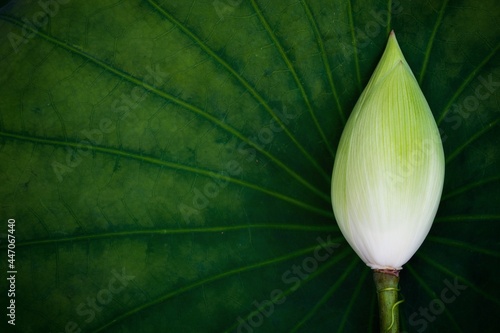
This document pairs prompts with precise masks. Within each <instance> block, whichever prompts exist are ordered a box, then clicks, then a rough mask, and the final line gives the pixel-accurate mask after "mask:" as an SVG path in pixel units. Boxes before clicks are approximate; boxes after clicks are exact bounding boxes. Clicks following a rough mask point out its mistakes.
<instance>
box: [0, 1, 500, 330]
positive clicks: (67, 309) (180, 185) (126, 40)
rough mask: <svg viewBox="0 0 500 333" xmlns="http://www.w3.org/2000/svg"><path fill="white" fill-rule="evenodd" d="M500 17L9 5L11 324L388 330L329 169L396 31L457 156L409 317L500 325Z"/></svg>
mask: <svg viewBox="0 0 500 333" xmlns="http://www.w3.org/2000/svg"><path fill="white" fill-rule="evenodd" d="M4 3H5V1H4ZM389 12H390V13H391V14H390V15H389ZM498 14H499V6H498V3H497V1H494V0H486V1H480V2H479V1H472V0H464V1H446V0H445V1H437V2H434V1H411V2H406V1H405V2H403V1H397V0H392V1H388V2H382V1H344V0H333V1H326V0H325V1H323V0H301V1H288V0H287V1H260V0H249V1H246V0H206V1H205V0H203V1H200V0H198V1H180V0H179V1H160V0H123V1H115V0H105V1H96V0H89V1H81V0H41V1H12V2H10V3H8V4H4V7H3V8H2V10H1V12H0V38H1V43H0V66H1V71H0V216H1V224H0V226H1V227H0V228H1V229H0V234H1V236H2V237H1V243H0V249H1V252H0V254H1V257H2V258H1V260H0V262H1V265H0V271H1V272H2V273H1V275H2V278H1V280H0V281H1V282H0V286H1V294H2V297H1V304H2V306H1V308H2V309H3V310H2V316H1V318H2V322H1V327H2V329H1V331H2V332H54V333H55V332H112V333H114V332H245V333H247V332H377V331H378V317H377V316H378V315H377V304H376V292H375V289H374V285H373V281H372V277H371V271H370V269H369V268H368V267H366V266H365V265H364V264H363V263H362V262H361V261H360V260H359V259H358V258H357V256H356V255H355V253H354V252H353V251H352V249H351V248H350V247H349V245H348V244H347V243H346V241H345V240H344V238H343V237H342V235H341V233H340V231H339V229H338V227H337V225H336V222H335V219H334V217H333V213H332V209H331V203H330V174H331V169H332V165H333V159H334V155H335V151H336V147H337V144H338V141H339V138H340V134H341V131H342V129H343V126H344V124H345V121H346V119H347V117H348V116H349V114H350V112H351V110H352V108H353V106H354V104H355V102H356V100H357V98H358V97H359V95H360V93H361V91H362V89H363V87H364V85H365V84H366V83H367V81H368V79H369V77H370V75H371V73H372V72H373V70H374V68H375V66H376V64H377V62H378V60H379V59H380V56H381V54H382V51H383V49H384V48H385V44H386V41H387V37H388V34H389V32H390V31H391V30H392V29H394V30H395V32H396V36H397V38H398V41H399V44H400V46H401V49H402V50H403V53H404V54H405V56H406V58H407V60H408V63H409V64H410V66H411V68H412V69H413V71H414V73H415V76H416V77H417V79H418V80H419V82H420V84H421V87H422V90H423V92H424V94H425V96H426V97H427V99H428V102H429V104H430V106H431V109H432V110H433V113H434V115H435V117H436V120H437V122H438V127H439V128H440V130H441V133H442V138H443V144H444V149H445V154H446V158H447V163H446V179H445V185H444V193H443V197H442V202H441V204H440V207H439V211H438V214H437V217H436V220H435V223H434V225H433V227H432V230H431V232H430V234H429V236H428V238H427V239H426V241H425V242H424V244H423V246H422V247H421V248H420V249H419V251H418V252H417V253H416V255H415V256H414V257H413V258H412V259H411V260H410V262H409V263H408V264H407V265H405V267H404V269H403V271H402V272H401V286H400V287H401V298H404V299H405V301H404V303H402V304H401V305H400V313H401V321H402V324H401V325H402V329H403V330H404V331H405V332H424V331H425V332H493V331H496V329H497V320H496V319H497V318H498V313H499V312H500V280H499V279H498V274H499V269H500V268H499V267H500V265H499V263H500V262H499V258H500V242H499V231H500V228H499V222H500V205H499V202H500V190H499V188H500V172H499V165H500V163H499V161H500V150H499V145H500V139H499V138H500V137H499V135H498V132H499V130H500V127H499V104H500V94H499V92H500V89H499V87H500V67H499V56H498V49H499V45H500V44H499V37H500V25H499V24H498ZM408 168H409V172H411V165H410V166H408ZM8 219H15V237H16V238H15V239H16V247H15V269H16V271H17V274H16V281H15V298H14V299H15V302H16V303H15V304H16V317H15V318H16V321H15V324H16V325H15V326H12V325H9V324H7V320H9V317H7V316H6V314H7V313H8V311H9V310H8V309H6V307H7V306H8V304H9V303H8V302H9V301H10V299H12V298H11V297H6V295H7V292H8V290H9V288H10V283H8V282H9V281H7V279H6V277H7V275H8V274H7V271H8V270H9V267H8V261H7V259H8V257H7V248H8V246H7V235H8V225H7V222H8Z"/></svg>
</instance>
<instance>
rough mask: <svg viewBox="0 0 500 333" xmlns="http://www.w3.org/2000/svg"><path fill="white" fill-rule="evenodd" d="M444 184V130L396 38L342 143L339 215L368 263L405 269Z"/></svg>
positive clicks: (336, 199) (335, 191)
mask: <svg viewBox="0 0 500 333" xmlns="http://www.w3.org/2000/svg"><path fill="white" fill-rule="evenodd" d="M443 181H444V153H443V148H442V144H441V139H440V135H439V131H438V128H437V126H436V123H435V121H434V118H433V115H432V113H431V110H430V108H429V105H428V104H427V101H426V100H425V97H424V96H423V94H422V91H421V90H420V88H419V86H418V83H417V81H416V79H415V77H414V75H413V73H412V72H411V69H410V68H409V66H408V64H407V63H406V61H405V59H404V57H403V54H402V53H401V50H400V48H399V46H398V44H397V41H396V37H395V36H394V34H393V33H391V36H390V37H389V41H388V44H387V47H386V50H385V52H384V55H383V56H382V59H381V60H380V63H379V65H378V66H377V68H376V70H375V72H374V74H373V76H372V78H371V79H370V81H369V83H368V85H367V87H366V88H365V90H364V91H363V93H362V94H361V97H360V99H359V101H358V103H357V104H356V106H355V108H354V110H353V112H352V114H351V116H350V118H349V120H348V122H347V125H346V128H345V129H344V132H343V134H342V137H341V140H340V143H339V147H338V151H337V156H336V159H335V165H334V169H333V175H332V204H333V209H334V213H335V217H336V219H337V222H338V224H339V226H340V229H341V231H342V233H343V234H344V237H345V238H346V239H347V241H348V242H349V244H350V245H351V246H352V247H353V249H354V250H355V251H356V253H357V254H358V255H359V256H360V257H361V259H362V260H363V261H364V262H365V263H366V264H367V265H368V266H370V267H372V268H393V269H401V266H402V265H403V264H405V263H406V262H407V261H408V260H409V259H410V258H411V257H412V256H413V254H414V253H415V252H416V250H417V249H418V248H419V247H420V245H421V244H422V242H423V241H424V239H425V237H426V236H427V233H428V232H429V230H430V227H431V225H432V221H433V219H434V217H435V214H436V211H437V207H438V205H439V200H440V197H441V192H442V187H443Z"/></svg>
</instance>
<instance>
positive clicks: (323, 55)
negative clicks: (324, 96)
mask: <svg viewBox="0 0 500 333" xmlns="http://www.w3.org/2000/svg"><path fill="white" fill-rule="evenodd" d="M300 3H301V4H302V6H303V7H304V10H305V12H306V15H307V18H308V19H309V22H310V24H311V27H312V28H313V31H314V35H315V36H316V42H317V43H318V45H319V49H320V52H321V59H322V60H323V65H324V66H325V72H326V75H327V78H328V83H329V84H330V89H331V90H332V93H333V97H334V99H335V104H336V105H337V110H338V112H339V115H340V119H341V120H342V123H343V124H345V123H346V121H347V119H346V115H345V112H344V110H343V109H342V106H341V105H340V99H339V96H338V93H337V88H336V87H335V84H334V82H333V77H332V70H331V68H330V64H329V62H328V57H327V54H326V50H325V45H324V43H323V38H322V37H321V33H320V31H319V28H318V24H317V23H316V19H315V18H314V15H313V13H312V11H311V8H310V7H309V5H308V4H307V1H306V0H301V1H300Z"/></svg>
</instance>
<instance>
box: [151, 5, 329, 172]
mask: <svg viewBox="0 0 500 333" xmlns="http://www.w3.org/2000/svg"><path fill="white" fill-rule="evenodd" d="M148 2H149V3H150V4H151V6H153V7H154V8H155V9H156V10H157V11H158V12H159V13H160V14H162V15H163V16H164V17H165V18H167V19H168V20H169V21H170V22H172V23H173V24H174V25H175V26H177V27H178V28H179V29H180V30H181V31H182V32H183V33H184V34H185V35H187V36H188V37H189V38H191V39H192V40H193V41H194V42H195V43H196V44H197V45H198V46H199V47H200V48H201V49H202V50H203V51H205V52H206V53H207V54H208V55H209V56H210V57H211V58H212V59H214V60H215V61H216V62H217V63H219V64H221V65H222V66H223V67H224V68H225V69H226V70H227V71H228V72H229V73H230V74H231V75H232V76H233V77H234V78H235V79H236V80H237V81H238V82H240V84H241V85H243V87H245V89H246V90H247V91H248V92H249V93H250V94H251V95H252V96H253V97H254V98H255V99H256V100H257V101H258V102H259V104H260V105H262V106H263V107H264V109H266V111H267V112H268V113H269V114H270V115H271V116H272V117H273V119H274V120H275V121H276V122H277V123H278V125H279V126H280V127H281V128H282V129H283V131H284V132H285V133H286V135H287V136H288V137H289V138H290V140H291V141H292V142H293V143H294V144H295V146H296V147H297V148H298V149H299V150H300V151H301V152H302V154H303V155H304V156H305V157H306V158H307V160H309V161H310V162H311V163H312V164H313V165H314V167H315V168H316V169H317V170H318V171H319V172H320V173H321V174H322V175H323V177H324V178H325V179H327V180H328V181H329V179H330V178H329V176H328V175H327V174H326V172H325V171H324V170H323V168H322V167H321V166H320V165H319V164H318V162H317V161H316V159H315V158H314V157H313V156H312V155H311V154H309V152H308V151H307V150H306V149H305V148H304V147H303V146H302V145H301V144H300V142H299V141H298V140H297V138H296V137H295V136H294V135H293V134H292V133H291V132H290V130H289V129H288V127H287V126H286V124H285V123H283V121H282V120H281V119H280V118H279V117H278V115H276V113H275V112H274V111H273V110H272V109H271V107H270V106H269V104H268V103H267V102H266V100H265V99H264V98H263V97H262V96H261V95H260V94H259V93H258V92H257V91H256V90H255V88H254V87H252V86H251V85H250V83H249V82H248V81H247V80H245V79H244V78H243V77H242V76H241V75H240V74H239V73H238V72H237V71H236V70H235V69H234V68H233V67H231V65H230V64H229V63H227V62H226V61H225V60H224V59H222V58H221V57H220V56H219V55H217V53H215V52H214V51H213V50H212V49H211V48H210V47H209V46H208V45H207V44H206V43H204V42H203V41H202V40H201V39H200V38H199V37H198V36H196V35H195V34H194V33H193V32H192V31H191V30H189V29H188V28H187V27H186V25H185V24H183V23H181V22H180V21H178V20H177V19H176V18H175V17H173V16H172V14H170V13H169V12H167V10H165V9H163V8H162V7H160V5H159V4H158V3H157V2H156V1H154V0H148Z"/></svg>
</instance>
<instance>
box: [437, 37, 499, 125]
mask: <svg viewBox="0 0 500 333" xmlns="http://www.w3.org/2000/svg"><path fill="white" fill-rule="evenodd" d="M499 48H500V43H498V44H497V46H496V47H495V48H494V49H493V50H491V52H490V53H489V54H488V55H487V56H486V57H485V58H484V59H483V61H481V63H480V64H479V65H477V66H476V68H475V69H474V70H473V71H472V72H470V74H469V76H467V78H466V79H465V80H464V81H463V82H462V84H461V85H460V87H458V89H457V91H456V92H455V94H453V96H452V97H451V98H450V100H449V102H448V103H447V104H446V105H445V107H444V108H443V110H442V111H441V112H440V116H439V117H438V120H437V124H438V125H440V124H441V122H442V121H443V120H444V118H445V117H446V115H447V114H448V112H449V111H450V108H451V105H452V104H453V103H454V102H455V100H456V99H457V98H458V97H459V96H460V94H462V92H463V91H464V89H465V88H466V87H467V86H468V85H469V83H471V81H472V80H473V79H474V78H475V77H476V75H477V73H478V72H479V71H480V70H481V69H482V68H483V67H484V66H485V65H486V64H487V63H488V61H490V59H491V58H493V56H494V55H495V54H496V53H497V51H498V49H499Z"/></svg>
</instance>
